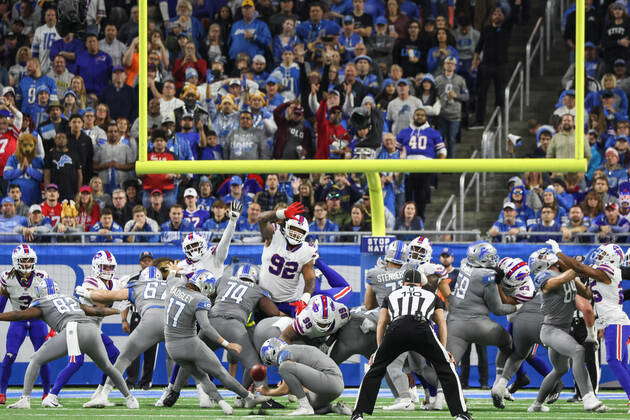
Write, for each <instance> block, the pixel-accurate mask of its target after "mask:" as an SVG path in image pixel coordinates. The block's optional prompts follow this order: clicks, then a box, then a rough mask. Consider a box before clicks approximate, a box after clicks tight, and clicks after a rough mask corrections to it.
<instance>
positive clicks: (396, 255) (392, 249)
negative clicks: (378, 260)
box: [384, 241, 407, 265]
mask: <svg viewBox="0 0 630 420" xmlns="http://www.w3.org/2000/svg"><path fill="white" fill-rule="evenodd" d="M384 260H385V262H388V263H392V264H398V265H403V264H404V263H405V261H406V260H407V247H406V246H405V243H404V242H403V241H391V242H390V243H389V245H387V249H386V250H385V258H384Z"/></svg>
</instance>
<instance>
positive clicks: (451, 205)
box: [435, 194, 457, 231]
mask: <svg viewBox="0 0 630 420" xmlns="http://www.w3.org/2000/svg"><path fill="white" fill-rule="evenodd" d="M449 209H452V214H455V212H456V210H457V201H456V200H455V194H451V196H450V197H449V198H448V200H447V201H446V204H445V205H444V207H443V208H442V211H441V212H440V215H439V216H438V217H437V219H436V220H435V230H437V231H441V230H442V220H443V219H444V216H445V215H446V212H447V211H448V210H449ZM451 224H453V229H455V228H456V227H457V226H456V225H455V224H454V223H453V217H451V219H450V220H449V221H448V223H447V225H448V226H450V225H451ZM445 230H448V229H445Z"/></svg>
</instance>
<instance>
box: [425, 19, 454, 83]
mask: <svg viewBox="0 0 630 420" xmlns="http://www.w3.org/2000/svg"><path fill="white" fill-rule="evenodd" d="M435 36H436V39H437V45H436V46H435V47H433V48H431V49H430V50H429V52H428V53H427V70H428V71H429V72H430V73H433V74H434V75H436V76H437V75H439V74H441V73H442V65H443V63H444V60H445V59H446V57H455V59H457V60H459V52H458V51H457V49H455V47H453V46H452V45H449V33H448V30H447V29H445V28H440V29H438V30H437V32H436V34H435Z"/></svg>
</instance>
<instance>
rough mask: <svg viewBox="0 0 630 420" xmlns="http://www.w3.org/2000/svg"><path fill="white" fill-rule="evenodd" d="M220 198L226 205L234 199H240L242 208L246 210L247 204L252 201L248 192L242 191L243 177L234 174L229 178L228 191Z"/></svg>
mask: <svg viewBox="0 0 630 420" xmlns="http://www.w3.org/2000/svg"><path fill="white" fill-rule="evenodd" d="M221 200H222V201H223V203H225V204H226V205H227V204H230V203H231V202H232V201H234V200H241V202H242V203H243V209H244V210H247V207H248V206H249V204H250V203H251V202H252V201H254V199H253V198H252V197H251V196H250V195H249V194H244V193H243V179H242V178H241V177H240V176H238V175H234V176H232V178H230V193H229V194H226V195H224V196H223V197H221ZM221 200H220V201H221Z"/></svg>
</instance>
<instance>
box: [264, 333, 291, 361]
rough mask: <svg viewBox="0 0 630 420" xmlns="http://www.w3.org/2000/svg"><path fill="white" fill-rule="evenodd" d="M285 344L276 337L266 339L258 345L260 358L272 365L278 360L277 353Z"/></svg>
mask: <svg viewBox="0 0 630 420" xmlns="http://www.w3.org/2000/svg"><path fill="white" fill-rule="evenodd" d="M286 346H287V343H286V342H285V341H283V340H280V339H279V338H276V337H271V338H269V339H268V340H266V341H265V342H264V343H263V345H262V346H261V347H260V360H262V362H263V363H264V364H266V365H274V364H276V363H277V361H278V355H279V354H280V352H281V351H282V349H284V348H285V347H286Z"/></svg>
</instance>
